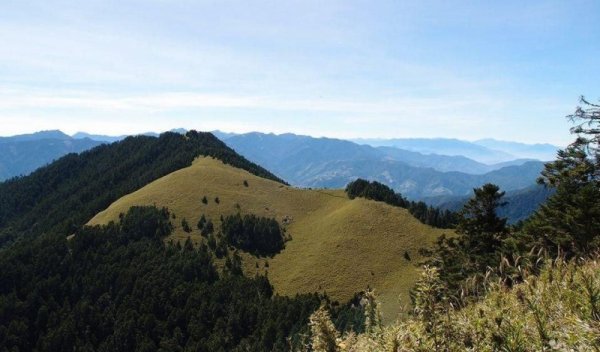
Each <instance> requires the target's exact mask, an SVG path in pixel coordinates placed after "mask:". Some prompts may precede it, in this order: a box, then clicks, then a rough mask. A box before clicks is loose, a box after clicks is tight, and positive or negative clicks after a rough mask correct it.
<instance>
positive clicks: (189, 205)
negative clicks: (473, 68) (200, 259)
mask: <svg viewBox="0 0 600 352" xmlns="http://www.w3.org/2000/svg"><path fill="white" fill-rule="evenodd" d="M244 181H247V183H248V186H245V185H244ZM204 196H206V198H207V199H208V204H203V202H202V201H201V200H202V198H203V197H204ZM216 197H218V198H219V203H217V202H216V201H215V198H216ZM152 204H155V205H157V206H166V207H168V208H169V209H170V210H171V211H172V212H173V213H175V214H176V216H177V218H176V219H174V220H173V222H174V225H176V226H177V228H176V231H175V233H174V234H173V237H175V238H177V239H182V238H186V237H187V236H190V237H191V238H192V239H193V240H194V241H195V242H197V241H200V240H201V239H202V237H201V236H200V232H199V230H198V229H197V228H196V223H197V222H198V220H199V218H200V216H201V215H202V214H204V215H205V216H206V217H207V218H209V219H212V221H213V222H214V223H215V228H216V229H219V228H220V222H219V218H220V216H221V215H229V214H233V213H236V212H238V211H241V213H243V214H246V213H251V214H256V215H259V216H267V217H275V218H276V219H277V220H278V221H279V222H280V223H281V224H284V222H285V221H284V219H289V224H287V225H284V226H285V228H286V229H287V234H289V235H291V237H292V240H291V241H289V242H287V243H286V248H285V250H284V251H283V252H281V253H280V254H278V255H276V256H275V257H274V258H270V259H268V260H264V259H257V258H254V257H251V256H250V255H245V256H244V265H245V270H246V272H247V273H248V274H251V275H253V274H254V273H255V272H257V271H258V272H260V273H263V272H264V271H265V270H266V271H268V276H269V279H270V280H271V282H272V283H273V285H274V286H275V289H276V290H277V292H279V293H281V294H287V295H293V294H295V293H300V292H315V291H319V292H323V291H325V292H327V293H328V294H329V295H330V296H331V297H332V298H334V299H338V300H346V299H349V298H350V297H351V296H352V295H353V293H355V292H358V291H362V290H364V289H366V288H367V287H372V288H375V289H376V291H377V292H378V293H379V297H380V299H381V301H382V305H383V310H384V313H385V312H397V311H398V307H399V302H398V296H397V295H398V293H400V297H401V302H402V304H408V302H409V299H408V290H409V289H410V287H411V286H412V284H413V282H414V280H415V279H416V275H417V273H418V265H417V263H418V262H419V261H420V260H421V259H422V258H421V257H420V256H419V254H418V249H419V248H422V247H426V246H428V245H430V244H431V243H433V241H434V240H435V239H436V238H437V237H438V236H439V235H441V234H442V233H444V232H448V231H444V230H438V229H433V228H431V227H429V226H426V225H423V224H422V223H420V222H419V221H418V220H416V219H415V218H414V217H412V216H411V215H410V214H409V213H408V211H406V210H404V209H401V208H396V207H391V206H389V205H387V204H384V203H381V202H374V201H369V200H365V199H354V200H349V199H348V198H347V197H346V195H345V193H344V191H342V190H305V189H296V188H293V187H288V186H284V185H282V184H280V183H277V182H274V181H270V180H267V179H263V178H260V177H257V176H254V175H252V174H250V173H248V172H246V171H244V170H241V169H237V168H234V167H231V166H228V165H225V164H223V163H221V162H220V161H218V160H214V159H210V158H199V159H197V160H196V161H195V162H194V163H193V165H192V166H190V167H187V168H184V169H181V170H178V171H176V172H173V173H171V174H169V175H167V176H165V177H163V178H160V179H158V180H156V181H155V182H152V183H151V184H149V185H147V186H145V187H143V188H141V189H140V190H138V191H136V192H134V193H131V194H129V195H127V196H125V197H123V198H121V199H119V200H118V201H116V202H115V203H113V204H112V205H111V206H110V207H109V208H108V209H106V210H105V211H102V212H101V213H99V214H98V215H96V216H95V217H94V218H93V219H92V220H91V221H90V223H91V224H99V223H107V222H108V221H110V220H116V219H118V216H119V213H124V212H126V211H127V209H129V207H131V206H133V205H152ZM182 218H186V219H187V221H188V222H189V223H190V225H191V226H192V228H193V231H192V233H191V234H188V233H185V232H184V231H183V230H182V228H181V219H182ZM405 252H408V254H409V256H410V257H411V260H410V261H409V260H407V259H406V258H405ZM267 261H268V267H267V268H265V264H266V263H265V262H267ZM257 263H258V264H257ZM257 266H258V268H257ZM390 315H391V313H390ZM390 315H388V316H387V317H386V318H387V319H393V318H394V317H393V316H390Z"/></svg>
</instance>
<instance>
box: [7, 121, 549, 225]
mask: <svg viewBox="0 0 600 352" xmlns="http://www.w3.org/2000/svg"><path fill="white" fill-rule="evenodd" d="M172 131H173V132H178V133H185V130H184V129H175V130H172ZM212 133H213V134H214V135H215V136H216V137H218V138H219V139H221V140H222V141H224V142H225V143H226V144H227V145H228V146H229V147H231V148H233V149H235V150H236V151H237V152H238V153H240V154H241V155H243V156H244V157H246V158H247V159H249V160H251V161H253V162H256V163H258V164H259V165H261V166H263V167H265V168H266V169H268V170H270V171H272V172H273V173H274V174H276V175H277V176H279V177H281V178H282V179H284V180H286V181H288V182H290V183H291V184H292V185H295V186H299V187H312V188H343V187H345V186H346V184H348V183H349V182H351V181H353V180H355V179H356V178H359V177H360V178H365V179H369V180H377V181H379V182H382V183H384V184H387V185H389V186H390V187H392V188H393V189H394V190H396V191H397V192H400V193H402V194H403V195H404V196H406V197H408V198H409V199H413V200H424V201H426V202H427V203H429V204H432V205H435V206H441V207H443V208H447V209H455V208H458V207H460V206H462V204H463V203H464V201H465V199H467V198H468V197H469V196H470V195H471V193H472V189H473V188H475V187H479V186H481V185H482V184H484V183H487V182H491V183H495V184H497V185H499V186H500V187H501V188H502V189H503V190H505V191H507V197H513V196H518V197H521V199H527V200H528V202H529V200H532V202H529V203H531V204H532V205H531V207H533V209H535V208H536V207H537V205H538V204H539V203H540V202H541V201H543V200H545V198H546V197H547V194H546V193H544V192H542V191H540V190H539V189H538V188H535V187H532V186H534V184H535V179H536V178H537V177H538V176H539V173H540V171H541V170H542V168H543V162H541V161H539V160H535V159H536V158H537V159H542V160H544V159H552V158H553V157H551V155H552V154H553V153H555V152H556V149H557V147H556V146H552V145H549V144H536V145H528V144H522V143H515V142H505V141H496V140H493V139H484V140H479V141H475V142H467V141H461V140H455V139H393V140H360V141H359V142H360V143H356V142H352V141H347V140H340V139H332V138H313V137H309V136H301V135H295V134H291V133H287V134H281V135H275V134H264V133H258V132H253V133H246V134H234V133H225V132H220V131H214V132H212ZM144 134H145V135H150V136H156V135H157V134H156V133H153V132H148V133H144ZM125 137H127V136H125V135H122V136H105V135H98V134H89V133H85V132H78V133H76V134H74V135H73V136H69V135H67V134H65V133H63V132H61V131H42V132H38V133H33V134H26V135H19V136H13V137H0V181H2V180H5V179H7V178H10V177H14V176H18V175H26V174H28V173H30V172H32V171H33V170H35V169H36V168H38V167H40V166H43V165H45V164H48V163H49V162H51V161H52V160H54V159H57V158H59V157H61V156H63V155H64V154H67V153H73V152H74V153H78V152H81V151H84V150H87V149H90V148H92V147H95V146H97V145H100V144H103V143H112V142H115V141H118V140H121V139H124V138H125ZM401 148H404V149H401ZM515 155H518V156H523V158H519V157H516V156H515ZM482 160H488V161H493V162H487V163H486V162H482ZM514 203H519V204H525V202H521V201H516V202H514ZM526 207H527V206H519V207H517V208H518V209H517V210H515V209H512V210H507V212H508V213H510V212H512V214H511V219H513V220H514V219H520V218H522V217H524V216H526V215H528V214H529V213H530V212H531V211H532V210H531V209H529V208H528V209H525V208H526ZM507 209H508V208H507Z"/></svg>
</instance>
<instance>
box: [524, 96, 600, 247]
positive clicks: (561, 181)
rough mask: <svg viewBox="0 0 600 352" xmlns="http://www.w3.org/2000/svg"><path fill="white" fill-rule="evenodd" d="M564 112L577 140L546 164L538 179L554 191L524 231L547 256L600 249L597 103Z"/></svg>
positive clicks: (599, 109) (599, 110) (599, 114)
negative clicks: (545, 251)
mask: <svg viewBox="0 0 600 352" xmlns="http://www.w3.org/2000/svg"><path fill="white" fill-rule="evenodd" d="M581 102H582V104H583V105H584V106H585V108H583V107H578V108H577V109H576V111H575V113H574V114H572V115H569V116H567V118H568V119H570V120H571V121H572V122H573V123H575V126H574V127H573V128H571V133H573V134H575V135H577V137H576V139H575V141H574V142H573V143H571V144H570V145H569V146H568V147H567V148H565V149H564V150H560V151H559V152H558V155H557V159H556V160H555V161H553V162H550V163H548V164H546V166H545V169H544V171H543V172H542V177H540V179H539V180H538V181H539V183H541V184H545V185H547V186H549V187H555V188H556V193H555V194H554V195H553V196H552V197H551V198H550V199H549V200H548V201H547V203H546V204H544V205H543V206H541V207H540V209H539V210H538V211H537V212H536V213H535V214H534V215H533V216H532V217H531V219H530V220H529V221H528V222H527V224H526V225H525V232H526V233H527V234H528V235H530V236H531V237H532V238H533V239H534V241H535V244H536V245H538V246H540V247H543V248H545V249H546V250H548V251H549V252H550V253H551V254H556V253H558V252H559V251H560V252H562V253H564V254H565V255H567V256H578V255H585V254H586V253H589V252H591V251H593V250H595V249H597V248H598V247H600V105H596V104H592V103H590V102H588V101H587V100H585V99H584V98H583V97H582V98H581Z"/></svg>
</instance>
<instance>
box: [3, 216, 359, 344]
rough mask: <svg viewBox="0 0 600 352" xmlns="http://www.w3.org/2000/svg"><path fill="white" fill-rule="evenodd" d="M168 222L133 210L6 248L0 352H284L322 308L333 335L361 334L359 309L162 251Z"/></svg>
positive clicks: (196, 255) (177, 250) (191, 251)
mask: <svg viewBox="0 0 600 352" xmlns="http://www.w3.org/2000/svg"><path fill="white" fill-rule="evenodd" d="M169 219H170V216H169V212H168V211H167V210H166V209H157V208H154V207H133V208H131V209H130V210H129V212H128V213H127V214H125V215H123V216H122V217H121V221H120V223H118V224H115V223H110V224H108V225H106V226H95V227H83V228H82V229H80V230H79V231H77V233H76V234H75V236H74V237H73V238H72V239H70V240H67V239H65V238H64V237H58V236H47V235H43V236H41V237H39V238H38V239H37V240H35V241H33V242H31V243H25V242H19V243H17V244H15V245H13V246H12V247H11V248H10V249H8V250H5V251H4V252H3V254H2V256H0V267H2V272H1V274H0V346H2V347H1V348H0V350H3V351H17V350H18V351H31V350H40V351H72V350H76V351H181V350H189V351H234V350H239V351H247V350H250V351H270V350H276V351H283V350H288V349H289V347H290V344H293V343H298V342H299V341H300V339H301V338H302V336H301V333H303V332H305V330H306V324H307V322H308V321H307V319H308V316H309V315H310V314H311V313H312V312H313V311H314V310H315V309H316V308H318V307H319V306H320V305H321V302H322V301H323V302H326V304H328V305H329V306H330V307H331V309H332V310H333V311H334V312H335V316H336V318H337V323H338V326H339V327H340V328H344V327H346V328H349V327H352V326H354V325H352V324H354V321H356V322H358V323H357V325H356V329H357V330H360V317H361V316H362V312H361V311H360V309H358V308H350V306H349V305H346V306H340V305H338V304H334V303H332V302H329V301H328V300H327V298H326V297H324V296H320V295H317V294H312V295H299V296H296V297H294V298H285V297H280V296H276V295H273V289H272V287H271V285H270V284H269V281H268V279H267V278H266V277H264V276H257V277H254V278H247V277H244V276H243V275H241V270H240V269H239V267H238V268H237V269H236V268H235V267H231V264H230V266H228V268H226V269H225V270H224V272H222V273H218V272H217V269H216V268H215V266H214V263H213V261H212V258H213V256H212V254H211V253H210V251H209V249H208V248H207V247H206V246H204V245H201V246H199V247H197V248H194V246H193V245H192V243H191V241H187V242H186V243H184V244H183V245H180V244H173V243H168V244H165V242H164V238H165V237H166V236H168V235H169V234H170V233H171V230H172V225H171V223H170V222H169ZM232 262H234V263H235V260H234V261H232ZM230 263H231V262H230ZM288 337H292V339H291V340H288ZM294 339H295V340H294Z"/></svg>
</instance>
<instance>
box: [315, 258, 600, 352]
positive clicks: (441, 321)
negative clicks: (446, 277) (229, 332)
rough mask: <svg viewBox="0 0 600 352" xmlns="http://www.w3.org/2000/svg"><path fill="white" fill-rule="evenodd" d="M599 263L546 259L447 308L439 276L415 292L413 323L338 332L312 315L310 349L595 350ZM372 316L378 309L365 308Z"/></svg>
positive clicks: (428, 277) (599, 331)
mask: <svg viewBox="0 0 600 352" xmlns="http://www.w3.org/2000/svg"><path fill="white" fill-rule="evenodd" d="M599 259H600V258H599V257H598V256H595V257H594V258H592V259H589V260H586V261H583V262H578V261H570V262H567V261H565V260H563V259H558V260H554V261H548V262H547V263H546V265H545V268H544V269H543V270H542V271H541V273H540V274H539V275H537V276H536V275H530V276H527V277H526V279H525V280H524V281H523V283H521V284H518V285H515V286H514V287H513V288H512V289H507V288H506V286H504V285H503V284H498V283H495V282H487V283H486V298H485V299H483V300H482V301H480V302H477V303H475V304H470V305H468V306H466V307H462V309H457V308H455V307H453V306H452V305H451V304H450V303H451V302H452V301H453V300H452V299H451V298H450V297H449V292H448V290H447V287H446V286H445V285H444V283H443V281H441V280H440V277H439V273H438V270H437V269H436V268H433V267H429V268H426V269H425V270H424V272H423V274H422V277H421V279H420V280H419V282H418V283H417V285H416V287H415V307H414V311H413V317H412V318H411V319H407V320H404V321H401V322H397V323H395V324H393V325H391V326H387V327H384V326H382V325H381V324H379V323H378V322H377V320H375V322H374V323H371V324H369V325H368V326H367V328H366V329H367V331H368V332H367V333H363V334H359V335H356V334H353V333H350V334H340V333H339V332H337V330H336V329H335V328H334V325H333V324H332V323H331V322H330V321H329V320H328V319H329V317H328V314H327V312H326V309H325V308H323V307H322V308H320V310H319V311H317V312H316V313H314V314H313V315H312V316H311V322H310V326H311V341H310V343H309V346H305V349H311V350H313V351H327V352H330V351H331V352H332V351H357V352H358V351H365V352H366V351H423V352H425V351H482V352H483V351H490V352H491V351H600V262H599ZM369 309H370V314H371V315H375V316H376V315H377V314H378V313H377V307H376V306H375V305H373V306H370V307H369Z"/></svg>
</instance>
